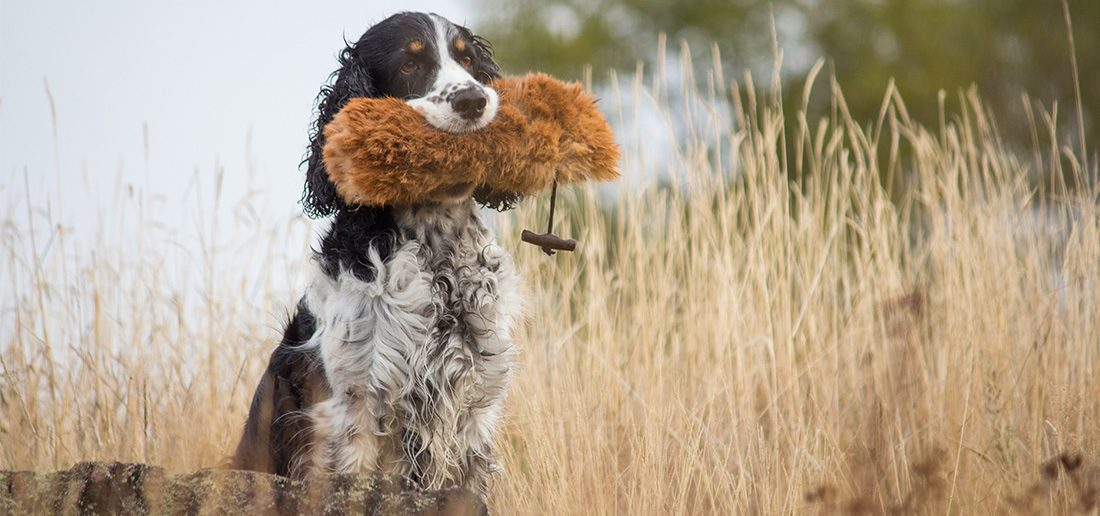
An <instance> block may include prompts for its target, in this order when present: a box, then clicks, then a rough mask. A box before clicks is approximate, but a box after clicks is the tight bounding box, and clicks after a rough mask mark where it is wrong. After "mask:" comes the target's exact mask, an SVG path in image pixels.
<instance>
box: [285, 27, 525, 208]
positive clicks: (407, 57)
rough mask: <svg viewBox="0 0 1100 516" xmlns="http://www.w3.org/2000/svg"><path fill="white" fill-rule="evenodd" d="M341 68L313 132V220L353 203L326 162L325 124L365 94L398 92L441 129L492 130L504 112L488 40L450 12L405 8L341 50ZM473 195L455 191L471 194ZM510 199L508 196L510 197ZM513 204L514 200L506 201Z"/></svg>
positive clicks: (486, 196) (307, 200)
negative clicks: (342, 192)
mask: <svg viewBox="0 0 1100 516" xmlns="http://www.w3.org/2000/svg"><path fill="white" fill-rule="evenodd" d="M339 60H340V68H339V69H338V70H336V71H335V72H333V74H332V76H331V77H330V82H331V84H330V85H326V86H324V87H322V88H321V93H320V94H319V95H318V96H317V119H316V120H315V121H314V123H313V127H312V130H311V132H310V143H309V149H308V150H307V154H306V158H305V160H304V161H303V163H304V164H305V165H306V167H307V168H306V184H305V191H304V192H303V194H302V206H303V207H304V209H305V212H306V213H307V214H308V215H310V216H312V217H325V216H329V215H332V214H335V213H336V212H338V211H340V210H341V209H343V208H345V207H346V206H345V204H344V201H343V200H342V199H340V197H339V196H338V195H337V194H336V189H335V187H334V186H333V184H332V183H331V182H330V181H329V178H328V174H327V172H326V171H325V164H324V161H323V160H322V148H323V147H324V145H325V137H324V131H323V128H324V126H325V124H327V123H328V122H329V121H331V120H332V117H333V116H334V115H336V113H337V112H339V111H340V108H342V107H344V105H345V104H347V102H348V101H349V100H351V99H353V98H357V97H370V98H376V97H397V98H400V99H404V100H405V101H406V102H408V103H409V105H411V106H413V107H414V108H416V109H417V110H418V111H420V112H421V113H423V114H424V117H425V119H427V121H428V122H429V123H430V124H431V125H433V126H435V127H436V128H438V129H440V130H442V131H447V132H452V133H462V132H468V131H473V130H477V129H480V128H482V127H485V126H486V125H488V124H489V123H490V122H492V121H493V118H494V117H495V116H496V112H497V107H498V102H499V97H498V96H497V92H496V91H494V90H493V88H491V87H490V86H489V83H490V82H491V81H492V80H493V79H496V78H498V77H500V67H499V66H498V65H497V64H496V62H495V61H493V53H492V49H491V48H490V46H489V44H488V42H486V41H485V40H484V39H482V38H480V37H478V36H476V35H474V34H473V33H472V32H470V29H467V28H466V27H463V26H460V25H456V24H454V23H452V22H450V21H448V20H447V19H446V18H443V17H442V16H438V15H435V14H424V13H400V14H395V15H393V16H390V17H389V18H386V19H385V20H383V21H381V22H379V23H378V24H376V25H374V26H372V27H371V28H370V29H368V30H367V32H366V33H364V34H363V36H362V37H360V38H359V40H358V41H356V42H355V43H351V44H348V45H347V48H345V49H344V50H343V51H342V52H341V53H340V57H339ZM470 194H471V192H469V191H465V192H455V196H456V197H469V195H470ZM475 197H477V198H478V200H479V201H481V202H483V203H486V204H489V205H490V206H494V207H498V208H500V207H507V205H510V202H504V201H501V199H500V197H501V196H500V195H499V194H497V195H494V194H491V193H489V192H479V193H478V194H477V195H475ZM505 197H507V194H505ZM505 201H508V200H507V199H505Z"/></svg>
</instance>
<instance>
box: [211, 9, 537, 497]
mask: <svg viewBox="0 0 1100 516" xmlns="http://www.w3.org/2000/svg"><path fill="white" fill-rule="evenodd" d="M339 60H340V68H339V69H338V70H337V71H336V72H335V73H333V75H332V77H331V78H330V82H331V84H330V85H328V86H325V87H323V88H322V90H321V93H320V95H319V96H318V101H317V102H318V116H317V120H316V123H315V125H314V127H313V129H312V134H311V141H310V147H309V150H308V155H307V157H306V160H305V161H304V162H303V163H304V164H305V165H306V166H307V170H306V184H305V191H304V194H303V197H302V204H303V206H304V208H305V211H306V213H307V214H309V215H310V216H312V217H328V216H334V217H335V218H334V220H333V222H332V226H331V228H330V229H329V230H328V232H327V233H326V234H325V235H324V237H323V238H322V240H321V243H320V248H319V249H318V250H315V252H314V257H313V258H314V259H313V266H314V267H315V269H316V274H315V275H314V277H313V279H312V281H311V283H310V285H309V287H308V290H307V291H306V293H305V295H304V296H303V297H302V299H301V301H300V302H299V304H298V307H297V310H296V312H295V314H294V316H293V317H292V319H291V321H290V323H289V324H288V325H287V327H286V331H285V334H284V336H283V340H282V342H281V343H280V344H279V346H278V348H277V349H275V351H274V353H273V354H272V356H271V360H270V363H269V365H268V367H267V371H266V372H265V373H264V375H263V377H262V378H261V380H260V383H259V385H258V387H257V388H256V393H255V395H254V397H253V400H252V406H251V412H250V414H249V416H248V420H247V422H246V423H245V428H244V434H243V436H242V437H241V440H240V444H239V445H238V447H237V451H236V454H235V456H234V459H233V466H234V467H236V468H238V469H250V470H256V471H264V472H270V473H276V474H279V475H285V476H290V477H296V478H304V477H308V476H310V475H312V474H316V473H328V472H344V473H347V472H357V473H358V472H362V473H371V472H379V473H384V474H399V475H402V476H404V477H405V478H406V479H408V480H409V481H410V482H412V483H413V484H414V485H415V486H418V487H420V488H425V489H428V488H440V487H447V486H462V487H466V488H469V489H471V490H473V491H475V492H479V493H482V494H485V493H486V491H487V485H488V481H489V478H490V476H491V473H492V472H493V471H494V470H495V469H496V461H495V460H494V452H493V436H494V432H495V430H496V428H497V426H498V424H499V422H500V419H501V410H502V403H503V401H504V397H505V393H506V390H507V388H508V384H509V379H510V376H511V373H512V368H513V363H514V360H515V355H516V347H515V344H514V342H513V340H512V329H513V325H514V323H515V322H516V321H517V319H518V317H519V316H520V312H521V303H522V301H521V300H522V296H521V283H520V279H519V277H518V275H517V273H516V271H515V268H514V266H513V263H512V259H511V257H510V256H509V255H508V254H507V253H506V252H505V251H504V250H503V249H501V248H500V247H499V246H498V245H497V244H496V242H495V239H494V236H493V234H492V232H491V231H490V230H489V229H488V228H487V227H486V226H485V224H484V223H483V222H482V220H481V218H480V215H479V208H478V205H477V201H480V202H481V203H483V204H489V205H491V206H494V207H497V208H501V207H507V206H509V205H510V204H511V202H512V201H513V200H514V199H515V197H514V196H510V195H508V194H507V193H505V194H503V195H502V194H500V193H490V192H474V191H473V190H474V189H473V187H470V188H459V189H456V190H455V191H452V192H448V193H447V194H446V195H445V196H444V197H443V198H438V199H432V200H429V201H425V202H424V203H422V204H418V205H410V206H387V207H369V206H353V205H348V204H347V203H345V202H344V201H343V200H341V198H340V197H338V196H337V194H336V190H335V188H334V186H333V184H332V183H331V182H330V181H329V179H328V176H327V174H326V172H325V166H324V163H323V161H322V158H321V156H322V148H323V146H324V143H325V142H324V133H323V131H322V129H323V128H324V126H325V124H326V123H328V122H329V121H330V120H331V119H332V117H333V116H334V115H335V114H336V113H337V112H338V111H339V110H340V108H341V107H343V106H344V104H346V103H347V102H348V100H350V99H352V98H356V97H383V96H392V97H398V98H402V99H405V100H406V101H407V102H408V103H409V104H410V105H412V106H414V107H416V108H417V109H418V110H419V111H420V112H421V113H423V114H424V116H425V118H426V119H427V120H428V121H429V122H430V123H431V124H432V125H434V126H435V127H437V128H439V129H441V130H443V131H449V132H465V131H472V130H476V129H479V128H481V127H484V126H486V125H487V124H489V123H490V122H492V120H493V118H494V116H495V114H496V111H497V106H498V97H497V93H496V92H495V91H494V90H493V89H492V88H491V87H490V86H489V82H490V81H491V80H492V79H494V78H496V77H498V76H499V74H500V69H499V68H498V66H497V64H496V63H495V62H493V58H492V52H491V50H490V48H489V46H488V44H487V43H486V42H485V41H484V40H483V39H481V38H479V37H478V36H475V35H474V34H473V33H471V32H470V30H469V29H467V28H465V27H461V26H458V25H455V24H454V23H451V22H450V21H448V20H446V19H444V18H442V17H440V16H437V15H434V14H421V13H401V14H397V15H394V16H392V17H390V18H387V19H386V20H384V21H382V22H380V23H378V24H376V25H374V26H372V27H371V28H370V29H369V30H367V32H366V33H365V34H363V36H362V37H361V38H359V40H358V41H356V42H355V43H354V44H350V45H349V46H348V47H347V48H346V49H344V50H343V52H342V53H341V54H340V58H339Z"/></svg>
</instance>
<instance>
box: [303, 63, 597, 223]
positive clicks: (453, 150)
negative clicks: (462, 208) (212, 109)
mask: <svg viewBox="0 0 1100 516" xmlns="http://www.w3.org/2000/svg"><path fill="white" fill-rule="evenodd" d="M493 88H494V89H496V90H497V93H498V94H499V95H500V107H499V108H498V111H497V115H496V118H495V119H494V120H493V121H492V122H491V123H490V124H489V125H488V126H486V127H485V128H483V129H479V130H476V131H472V132H468V133H460V134H455V133H447V132H443V131H440V130H439V129H436V128H434V127H432V126H431V125H429V124H428V122H427V121H426V120H425V119H424V117H423V116H422V115H421V114H420V113H418V112H417V111H415V110H414V109H413V108H412V107H411V106H409V105H408V104H406V103H405V102H404V101H402V100H400V99H396V98H376V99H367V98H362V99H353V100H351V101H350V102H348V104H347V105H345V106H344V108H343V109H341V110H340V112H339V113H337V114H336V116H335V117H334V118H333V119H332V121H331V122H329V123H328V124H327V125H326V126H325V129H324V132H325V147H324V160H325V168H326V169H327V171H328V174H329V179H331V180H332V182H333V184H334V185H336V191H337V193H338V194H339V195H340V196H341V197H342V198H343V199H344V200H345V201H346V202H348V203H349V204H359V205H373V206H382V205H403V204H414V203H417V202H421V201H424V200H430V199H434V198H438V197H441V196H445V195H446V193H447V192H455V191H463V190H465V189H467V188H469V187H471V186H472V187H478V188H482V189H486V188H487V189H488V190H489V191H490V192H499V193H502V194H510V195H521V196H526V195H535V194H537V193H539V192H541V191H543V190H545V189H547V188H550V187H551V186H554V185H555V184H556V183H579V182H583V181H610V180H613V179H615V178H617V177H618V176H619V170H618V161H619V147H618V145H616V143H615V138H614V134H613V133H612V131H611V127H610V126H608V124H607V120H605V119H604V117H603V115H602V114H601V113H600V111H599V110H598V109H597V108H596V101H595V99H594V98H593V97H592V96H590V95H588V94H587V93H585V92H584V90H583V89H582V88H581V86H580V85H579V84H566V83H563V82H561V81H558V80H557V79H554V78H552V77H550V76H548V75H543V74H531V75H526V76H522V77H503V78H500V79H497V80H496V81H494V82H493Z"/></svg>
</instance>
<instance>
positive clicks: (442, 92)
mask: <svg viewBox="0 0 1100 516" xmlns="http://www.w3.org/2000/svg"><path fill="white" fill-rule="evenodd" d="M431 17H432V25H433V26H434V27H435V47H436V52H437V54H438V56H439V70H438V71H437V72H436V76H435V81H434V82H433V83H432V86H431V88H430V89H429V90H428V92H427V93H426V94H424V96H423V97H421V98H418V99H413V100H410V101H408V104H409V105H410V106H412V107H414V108H416V110H417V111H419V112H420V113H421V114H423V115H424V118H425V119H427V121H428V123H430V124H431V125H432V126H433V127H435V128H437V129H440V130H443V131H447V132H450V133H465V132H470V131H476V130H478V129H481V128H482V127H485V126H487V125H489V122H492V121H493V118H495V117H496V114H497V108H498V107H499V105H500V97H499V96H498V95H497V92H496V90H494V89H493V88H490V87H488V86H485V85H483V84H481V83H479V82H477V79H475V78H474V76H473V75H471V74H470V72H469V70H467V69H466V68H465V67H463V66H462V65H461V64H459V63H458V61H455V59H454V57H453V56H451V43H450V38H451V35H452V31H451V29H452V28H453V26H452V25H451V23H450V22H449V21H447V20H446V19H445V18H443V17H441V16H438V15H435V14H432V15H431ZM466 88H477V89H479V90H481V91H482V92H483V93H485V95H486V96H487V97H488V100H487V102H486V105H485V111H484V113H483V114H482V115H481V116H480V117H479V118H477V119H474V120H467V119H464V118H462V116H461V115H459V114H458V113H456V112H455V110H454V108H453V107H452V106H451V102H450V99H449V98H448V97H449V96H450V95H451V94H453V93H455V92H457V91H459V90H463V89H466Z"/></svg>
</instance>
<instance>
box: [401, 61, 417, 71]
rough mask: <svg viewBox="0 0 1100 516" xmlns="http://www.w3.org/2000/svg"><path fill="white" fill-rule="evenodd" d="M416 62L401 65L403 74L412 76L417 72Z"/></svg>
mask: <svg viewBox="0 0 1100 516" xmlns="http://www.w3.org/2000/svg"><path fill="white" fill-rule="evenodd" d="M416 68H417V66H416V61H409V62H407V63H405V64H403V65H401V73H404V74H410V73H413V72H415V71H416Z"/></svg>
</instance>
